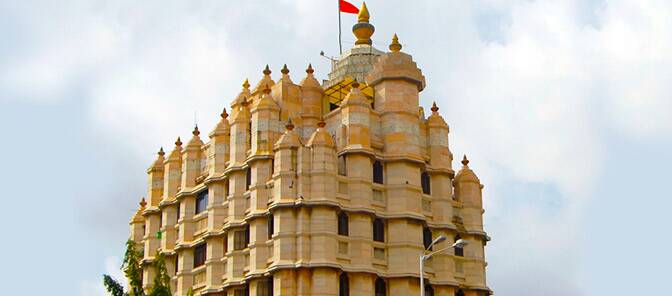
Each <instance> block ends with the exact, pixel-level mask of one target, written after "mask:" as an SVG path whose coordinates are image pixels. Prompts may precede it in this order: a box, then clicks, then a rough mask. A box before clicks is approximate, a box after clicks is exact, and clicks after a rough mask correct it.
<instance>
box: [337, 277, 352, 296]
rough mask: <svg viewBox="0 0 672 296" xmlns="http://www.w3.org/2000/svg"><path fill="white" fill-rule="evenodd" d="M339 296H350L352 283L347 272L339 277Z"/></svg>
mask: <svg viewBox="0 0 672 296" xmlns="http://www.w3.org/2000/svg"><path fill="white" fill-rule="evenodd" d="M338 296H350V281H349V280H348V274H347V273H345V272H344V273H341V276H339V277H338Z"/></svg>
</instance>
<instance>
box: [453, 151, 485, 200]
mask: <svg viewBox="0 0 672 296" xmlns="http://www.w3.org/2000/svg"><path fill="white" fill-rule="evenodd" d="M454 183H455V196H456V197H457V199H458V200H460V201H462V202H463V203H464V205H465V207H468V206H472V207H479V208H480V207H482V200H481V189H482V188H483V185H481V180H479V179H478V177H477V176H476V174H475V173H474V171H472V170H471V169H470V168H469V160H468V159H467V156H466V155H465V156H464V158H463V159H462V168H461V169H460V171H459V172H458V173H457V175H456V176H455V181H454Z"/></svg>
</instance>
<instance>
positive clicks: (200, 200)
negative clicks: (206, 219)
mask: <svg viewBox="0 0 672 296" xmlns="http://www.w3.org/2000/svg"><path fill="white" fill-rule="evenodd" d="M207 208H208V190H207V189H206V190H203V191H201V192H199V193H198V195H197V196H196V213H195V214H196V215H198V214H199V213H202V212H204V211H205V210H206V209H207Z"/></svg>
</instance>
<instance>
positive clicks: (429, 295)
mask: <svg viewBox="0 0 672 296" xmlns="http://www.w3.org/2000/svg"><path fill="white" fill-rule="evenodd" d="M425 296H434V288H433V287H432V285H430V284H429V283H426V284H425Z"/></svg>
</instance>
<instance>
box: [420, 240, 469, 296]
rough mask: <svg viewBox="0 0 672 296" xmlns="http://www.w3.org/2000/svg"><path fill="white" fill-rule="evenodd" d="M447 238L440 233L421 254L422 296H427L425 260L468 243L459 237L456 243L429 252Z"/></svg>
mask: <svg viewBox="0 0 672 296" xmlns="http://www.w3.org/2000/svg"><path fill="white" fill-rule="evenodd" d="M444 240H446V237H445V236H443V235H439V237H437V238H436V239H435V240H434V241H433V242H432V243H431V244H429V246H428V247H427V248H426V249H425V250H424V251H423V252H422V255H420V296H425V271H424V269H425V260H427V259H429V258H430V257H432V256H434V255H435V254H438V253H441V252H443V251H445V250H448V249H451V248H462V247H464V246H466V245H467V244H468V242H467V241H465V240H463V239H458V240H457V241H456V242H455V243H453V244H452V245H450V246H448V247H445V248H443V249H441V250H438V251H434V252H431V253H427V251H429V249H431V248H432V246H434V245H435V244H438V243H440V242H442V241H444Z"/></svg>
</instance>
